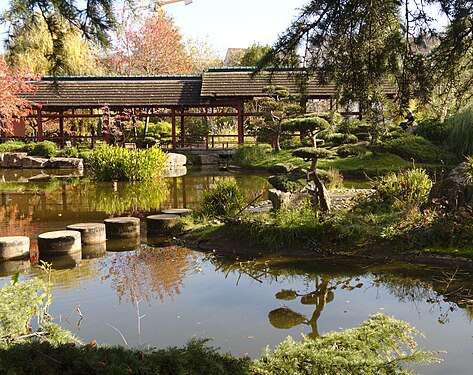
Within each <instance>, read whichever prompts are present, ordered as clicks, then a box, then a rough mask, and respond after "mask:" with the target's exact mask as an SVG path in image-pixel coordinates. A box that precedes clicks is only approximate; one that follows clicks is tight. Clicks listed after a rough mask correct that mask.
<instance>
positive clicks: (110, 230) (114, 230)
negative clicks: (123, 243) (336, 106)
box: [104, 217, 140, 239]
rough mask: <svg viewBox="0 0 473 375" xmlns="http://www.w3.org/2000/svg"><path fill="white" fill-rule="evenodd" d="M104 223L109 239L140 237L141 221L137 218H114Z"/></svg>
mask: <svg viewBox="0 0 473 375" xmlns="http://www.w3.org/2000/svg"><path fill="white" fill-rule="evenodd" d="M104 223H105V232H106V234H107V239H117V238H132V237H139V236H140V219H139V218H137V217H112V218H110V219H105V220H104Z"/></svg>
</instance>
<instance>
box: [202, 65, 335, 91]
mask: <svg viewBox="0 0 473 375" xmlns="http://www.w3.org/2000/svg"><path fill="white" fill-rule="evenodd" d="M303 74H304V73H303V71H297V70H296V71H293V70H284V69H282V70H275V71H262V72H260V73H257V74H256V75H253V69H251V68H246V69H245V68H242V69H225V68H220V69H219V68H214V69H209V71H207V72H204V74H203V76H202V92H201V95H202V96H203V97H245V98H254V97H258V96H264V94H263V89H264V88H265V87H266V86H268V85H273V86H284V87H286V88H287V89H288V90H289V91H290V92H291V93H300V92H301V83H300V82H301V75H303ZM334 94H335V85H332V84H329V85H320V84H319V83H318V81H317V79H315V78H314V79H311V80H310V81H309V83H308V85H307V89H306V95H307V96H308V97H309V98H329V97H331V96H333V95H334Z"/></svg>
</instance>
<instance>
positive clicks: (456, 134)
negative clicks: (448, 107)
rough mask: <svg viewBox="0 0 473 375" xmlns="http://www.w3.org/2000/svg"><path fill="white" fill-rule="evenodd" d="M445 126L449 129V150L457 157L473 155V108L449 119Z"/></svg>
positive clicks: (466, 109) (468, 108)
mask: <svg viewBox="0 0 473 375" xmlns="http://www.w3.org/2000/svg"><path fill="white" fill-rule="evenodd" d="M446 124H447V125H448V126H449V127H450V128H451V131H450V137H449V139H448V143H449V146H450V149H451V150H452V151H453V152H454V153H455V154H456V155H457V156H459V157H463V156H469V155H473V106H470V107H467V108H465V109H463V110H461V111H459V112H457V113H456V114H454V115H453V116H451V117H449V118H448V119H447V120H446Z"/></svg>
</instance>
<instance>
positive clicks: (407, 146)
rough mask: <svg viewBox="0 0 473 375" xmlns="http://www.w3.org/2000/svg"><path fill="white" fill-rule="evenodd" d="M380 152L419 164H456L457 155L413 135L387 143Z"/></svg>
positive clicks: (381, 147)
mask: <svg viewBox="0 0 473 375" xmlns="http://www.w3.org/2000/svg"><path fill="white" fill-rule="evenodd" d="M379 150H380V151H384V152H389V153H391V154H394V155H397V156H400V157H401V158H403V159H405V160H409V159H413V160H415V161H416V162H419V163H429V164H440V162H442V161H443V162H444V163H447V164H454V163H455V162H456V157H455V155H454V154H452V153H451V152H449V151H448V150H445V149H444V148H442V147H439V146H436V145H434V144H433V143H432V142H430V141H428V140H427V139H425V138H423V137H420V136H415V135H411V134H406V135H405V136H403V137H400V138H396V139H391V140H388V141H385V142H384V143H383V144H382V146H380V148H379Z"/></svg>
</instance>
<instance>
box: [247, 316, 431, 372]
mask: <svg viewBox="0 0 473 375" xmlns="http://www.w3.org/2000/svg"><path fill="white" fill-rule="evenodd" d="M415 336H421V333H420V332H418V331H417V330H416V329H415V328H413V327H412V326H411V325H410V324H408V323H406V322H402V321H399V320H395V319H393V318H390V317H387V316H385V315H382V314H376V315H373V316H372V317H371V318H370V319H368V320H367V321H366V322H364V323H362V324H361V325H360V326H359V327H357V328H353V329H349V330H346V331H344V332H331V333H328V334H326V335H324V336H322V337H317V338H315V339H311V338H309V337H307V338H305V339H304V340H303V341H302V342H296V341H294V340H293V339H292V338H288V339H286V340H285V341H284V342H282V343H281V344H279V346H278V347H277V348H276V349H275V350H274V352H272V353H271V352H270V351H269V349H267V350H266V353H264V355H263V357H262V358H261V359H260V360H258V361H255V362H253V363H252V367H251V369H250V373H251V374H254V375H263V374H265V375H266V374H281V375H285V374H287V375H289V374H290V375H299V374H325V375H331V374H334V375H335V374H337V375H338V374H366V375H370V374H371V375H374V374H408V373H409V374H410V373H411V372H410V371H409V372H408V371H407V370H405V369H404V366H403V365H406V364H413V363H417V364H428V363H435V362H439V361H440V360H439V359H438V358H435V354H437V353H434V352H429V351H421V350H418V349H417V344H416V341H415Z"/></svg>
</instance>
